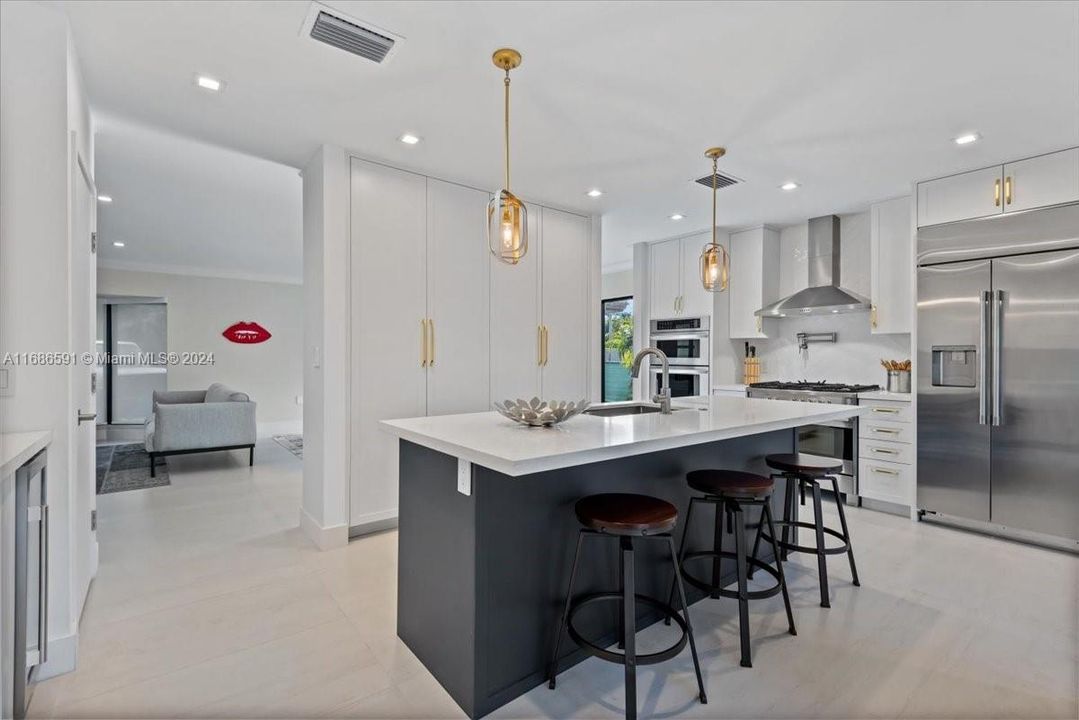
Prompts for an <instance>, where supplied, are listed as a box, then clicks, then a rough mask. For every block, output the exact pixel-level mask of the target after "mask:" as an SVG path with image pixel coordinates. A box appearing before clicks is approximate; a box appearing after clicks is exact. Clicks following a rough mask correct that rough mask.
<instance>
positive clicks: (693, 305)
mask: <svg viewBox="0 0 1079 720" xmlns="http://www.w3.org/2000/svg"><path fill="white" fill-rule="evenodd" d="M711 239H712V235H711V233H707V232H705V233H701V234H699V235H691V236H690V237H685V238H677V239H675V240H664V241H663V242H658V243H653V244H652V246H651V250H650V255H649V257H650V267H649V278H650V282H651V286H650V288H649V291H650V294H649V298H650V299H649V314H650V316H651V317H652V318H671V317H681V316H687V317H696V316H711V315H712V312H713V307H714V296H713V294H712V293H710V292H708V291H707V290H705V289H704V286H702V285H701V279H700V266H699V262H700V255H701V250H702V249H703V248H704V246H705V243H708V242H711ZM724 240H726V237H725V236H723V235H721V236H720V241H721V242H723V241H724Z"/></svg>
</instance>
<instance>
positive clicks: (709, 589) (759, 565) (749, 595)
mask: <svg viewBox="0 0 1079 720" xmlns="http://www.w3.org/2000/svg"><path fill="white" fill-rule="evenodd" d="M717 557H719V558H724V559H727V560H737V559H738V556H737V555H736V554H735V553H733V552H727V551H726V550H724V551H723V552H718V553H717V552H716V551H715V550H701V551H699V552H691V553H686V554H685V556H683V558H682V565H681V570H682V579H683V580H685V581H686V582H688V583H689V584H690V585H692V586H693V587H695V588H697V589H698V590H703V591H704V592H706V593H708V594H709V595H712V594H715V595H719V596H720V597H726V598H734V599H735V600H738V599H739V595H738V591H737V590H727V589H726V588H723V587H717V586H715V585H713V584H712V583H710V582H705V581H704V580H701V579H700V578H697V577H694V576H693V575H691V574H690V572H689V571H688V570H686V563H687V562H688V561H689V560H699V559H700V558H713V559H714V558H717ZM746 563H747V564H749V565H751V566H752V567H754V568H755V569H757V570H763V571H765V572H766V573H768V574H769V575H771V576H772V577H773V578H774V579H775V581H776V583H775V585H772V586H770V587H767V588H765V589H763V590H750V591H748V592H746V599H748V600H761V599H763V598H770V597H772V596H773V595H778V594H779V593H780V591H781V590H782V589H783V588H782V586H781V585H780V584H779V571H778V570H776V569H775V568H774V567H772V566H771V565H769V564H768V563H766V562H764V561H763V560H758V559H757V558H754V557H746Z"/></svg>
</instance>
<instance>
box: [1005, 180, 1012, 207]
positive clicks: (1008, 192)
mask: <svg viewBox="0 0 1079 720" xmlns="http://www.w3.org/2000/svg"><path fill="white" fill-rule="evenodd" d="M1004 204H1005V205H1011V204H1012V176H1011V175H1009V176H1008V177H1006V178H1004Z"/></svg>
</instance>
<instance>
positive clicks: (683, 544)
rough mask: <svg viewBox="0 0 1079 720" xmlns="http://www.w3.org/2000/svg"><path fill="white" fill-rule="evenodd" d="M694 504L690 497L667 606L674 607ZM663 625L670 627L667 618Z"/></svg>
mask: <svg viewBox="0 0 1079 720" xmlns="http://www.w3.org/2000/svg"><path fill="white" fill-rule="evenodd" d="M695 502H697V498H696V497H691V498H690V499H689V508H688V509H687V510H686V522H685V525H683V526H682V539H681V540H680V541H679V542H678V554H677V555H675V558H674V564H675V569H676V570H677V572H675V574H674V578H673V579H672V580H671V592H670V594H669V595H668V596H667V604H668V605H674V592H675V590H676V589H677V587H676V586H677V584H678V583H679V582H681V578H682V571H681V569H680V568H681V567H682V556H683V555H685V553H686V538H688V537H689V528H690V524H689V520H690V518H692V517H693V503H695ZM671 547H672V551H673V547H674V540H671ZM663 624H664V625H670V624H671V619H670V618H669V617H665V618H663ZM619 637H621V635H619Z"/></svg>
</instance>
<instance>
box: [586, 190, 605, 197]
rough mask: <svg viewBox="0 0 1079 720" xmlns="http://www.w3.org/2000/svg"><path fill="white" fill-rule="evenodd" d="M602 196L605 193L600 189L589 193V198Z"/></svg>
mask: <svg viewBox="0 0 1079 720" xmlns="http://www.w3.org/2000/svg"><path fill="white" fill-rule="evenodd" d="M602 194H603V191H602V190H600V189H599V188H592V189H591V190H589V191H588V193H587V195H588V197H599V196H600V195H602Z"/></svg>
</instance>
